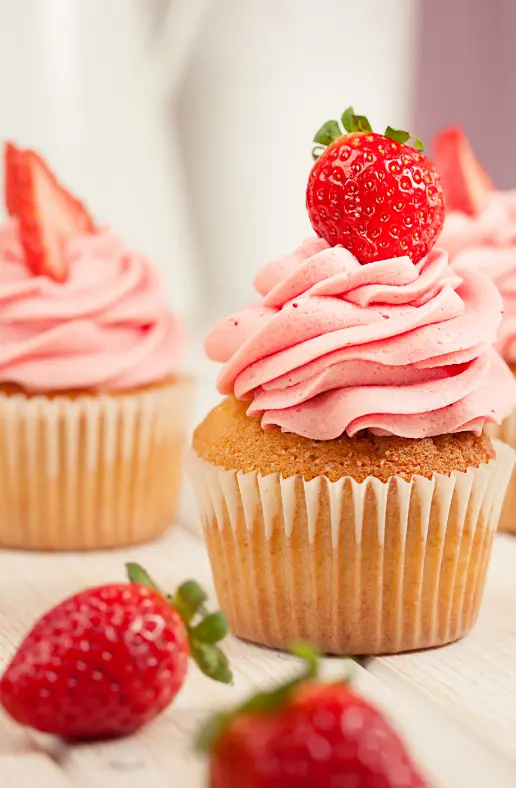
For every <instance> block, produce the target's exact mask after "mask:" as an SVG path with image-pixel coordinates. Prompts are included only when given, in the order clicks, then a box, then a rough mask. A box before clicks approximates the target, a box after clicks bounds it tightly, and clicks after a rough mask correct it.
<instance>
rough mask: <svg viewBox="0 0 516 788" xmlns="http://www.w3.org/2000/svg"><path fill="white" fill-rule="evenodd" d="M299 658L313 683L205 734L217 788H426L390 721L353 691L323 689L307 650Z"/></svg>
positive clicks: (246, 709)
mask: <svg viewBox="0 0 516 788" xmlns="http://www.w3.org/2000/svg"><path fill="white" fill-rule="evenodd" d="M298 653H302V654H303V655H304V656H305V658H306V659H307V664H308V670H307V672H306V673H305V675H303V676H302V677H300V678H299V679H297V680H295V681H293V682H291V683H289V684H287V685H286V686H285V687H281V688H280V689H278V690H275V691H273V692H269V693H261V694H260V695H257V696H256V697H254V698H252V699H251V700H249V701H248V702H247V703H245V704H244V705H243V706H242V707H241V708H240V709H238V710H237V711H236V712H234V713H233V714H225V715H220V716H219V717H218V718H216V719H215V720H214V721H213V722H212V723H211V724H210V725H209V726H208V727H207V728H206V729H205V731H204V732H203V733H202V734H201V736H200V738H199V746H200V748H201V749H208V750H209V753H210V782H209V785H210V788H339V787H340V786H342V788H346V786H353V788H425V786H426V785H427V783H426V781H425V780H424V779H423V777H422V776H421V775H420V773H419V772H418V770H417V768H416V766H415V764H414V763H413V761H412V760H411V758H410V757H409V755H408V754H407V751H406V749H405V746H404V744H403V742H402V741H401V739H400V737H399V736H398V734H397V733H395V732H394V730H393V729H392V728H391V727H390V725H389V724H388V722H387V721H386V720H385V718H384V717H383V715H382V714H381V713H380V712H379V711H378V710H377V709H375V708H374V707H373V706H372V705H371V704H370V703H369V702H368V701H367V700H365V699H364V698H361V697H360V696H359V695H357V694H356V693H354V692H353V691H352V690H351V689H350V688H349V686H347V685H346V684H345V683H339V684H322V683H321V682H318V681H317V679H316V670H317V659H316V658H315V657H314V656H313V655H311V654H310V653H308V654H307V649H306V647H305V648H303V651H302V652H299V651H298Z"/></svg>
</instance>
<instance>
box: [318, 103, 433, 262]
mask: <svg viewBox="0 0 516 788" xmlns="http://www.w3.org/2000/svg"><path fill="white" fill-rule="evenodd" d="M342 125H343V127H344V130H345V131H344V132H343V131H342V129H341V127H340V125H339V123H338V122H337V121H336V120H330V121H328V122H327V123H325V124H324V126H323V127H322V128H321V129H320V130H319V131H318V132H317V134H316V135H315V138H314V142H316V143H317V145H316V147H315V148H314V158H315V159H316V162H315V164H314V166H313V168H312V171H311V173H310V177H309V181H308V188H307V192H306V204H307V209H308V214H309V216H310V221H311V223H312V227H313V228H314V230H315V232H316V233H317V235H319V236H320V237H321V238H324V239H325V241H327V242H328V243H329V244H330V245H331V246H337V245H342V246H344V247H346V249H349V251H350V252H352V254H354V255H355V257H356V258H357V259H358V260H359V261H360V262H361V263H371V262H374V261H376V260H386V259H388V258H390V257H400V256H401V255H407V256H408V257H410V259H411V260H412V262H413V263H417V262H419V261H420V260H421V259H422V258H423V257H425V255H427V254H428V252H429V251H430V249H431V248H432V246H433V245H434V244H435V242H436V240H437V238H438V236H439V233H440V232H441V230H442V226H443V222H444V205H443V192H442V187H441V183H440V180H439V176H438V174H437V172H436V169H435V167H434V165H433V164H432V162H431V161H430V160H429V159H427V158H426V156H424V155H423V153H422V150H423V143H422V142H421V140H419V139H417V138H416V139H415V140H414V141H413V147H411V146H410V145H408V144H405V143H408V142H409V141H410V139H411V135H410V133H409V132H407V131H400V130H398V129H393V128H391V127H390V126H389V127H388V128H387V129H386V131H385V133H384V134H376V133H374V132H373V131H372V129H371V126H370V124H369V121H368V120H367V118H365V117H364V116H363V115H356V114H355V113H354V110H353V108H352V107H349V108H348V109H347V110H346V111H345V112H344V113H343V115H342Z"/></svg>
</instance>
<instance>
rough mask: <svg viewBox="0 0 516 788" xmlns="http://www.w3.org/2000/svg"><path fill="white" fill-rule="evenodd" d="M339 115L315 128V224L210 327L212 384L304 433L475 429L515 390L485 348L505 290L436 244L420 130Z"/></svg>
mask: <svg viewBox="0 0 516 788" xmlns="http://www.w3.org/2000/svg"><path fill="white" fill-rule="evenodd" d="M342 122H343V125H344V128H345V132H347V133H344V134H343V132H342V131H341V129H340V127H339V124H338V123H337V122H336V121H330V122H329V123H327V124H325V125H324V126H323V127H322V129H321V130H320V131H319V132H318V134H317V135H316V137H315V141H316V142H317V147H316V148H315V149H314V155H315V156H316V157H317V159H316V162H315V165H314V167H313V169H312V171H311V174H310V178H309V182H308V188H307V208H308V213H309V216H310V220H311V223H312V226H313V227H314V230H315V231H316V233H317V235H318V238H312V239H308V240H306V241H305V242H304V243H303V244H301V246H300V247H299V248H298V249H297V250H295V251H294V252H293V253H291V254H289V255H286V256H285V257H282V258H280V259H278V260H275V261H273V262H272V263H269V264H268V265H267V266H266V267H265V268H264V269H262V270H261V271H260V272H259V273H258V274H257V276H256V278H255V287H256V289H257V291H258V293H259V295H260V300H259V301H258V302H257V303H254V304H253V305H252V306H250V307H248V308H247V309H244V310H242V311H240V312H238V313H236V314H234V315H232V316H230V317H229V318H227V319H226V320H224V321H222V322H221V323H220V324H219V325H218V326H216V327H215V328H214V329H213V331H212V332H211V334H210V335H209V337H208V339H207V341H206V351H207V354H208V356H209V357H210V358H211V359H213V360H215V361H219V362H222V363H223V364H224V367H223V369H222V372H221V374H220V377H219V381H218V387H219V391H220V392H221V393H223V394H230V393H234V395H235V396H236V397H237V398H238V399H250V400H251V402H250V405H249V408H248V415H260V416H261V418H262V426H263V427H264V428H267V427H270V426H272V425H277V426H278V427H280V428H281V429H282V430H284V431H287V432H294V433H296V434H298V435H301V436H304V437H307V438H311V439H318V440H331V439H334V438H337V437H338V436H340V435H342V434H347V435H349V436H354V435H356V434H357V433H360V432H361V431H363V430H368V431H369V432H370V433H373V434H376V435H396V436H400V437H404V438H424V437H429V436H436V435H442V434H450V433H456V432H473V433H474V434H476V435H480V433H481V432H482V429H483V427H484V424H485V422H486V421H500V420H501V419H502V418H504V416H506V415H507V414H508V413H509V412H510V410H511V408H512V405H513V403H514V401H515V398H516V384H515V383H514V380H513V378H512V375H511V374H510V372H509V370H508V369H507V367H506V366H505V364H504V363H503V362H502V361H501V359H500V357H499V356H498V354H497V353H496V352H495V351H494V350H493V349H492V345H493V343H494V342H495V339H496V334H497V331H498V329H499V326H500V322H501V316H502V302H501V299H500V296H499V294H498V293H497V291H496V288H495V287H494V286H493V285H492V284H491V283H490V282H489V281H488V280H487V279H486V278H485V277H484V276H483V275H482V274H479V273H477V272H476V271H474V270H461V272H460V274H459V273H458V272H457V271H455V270H452V269H451V268H450V266H449V264H448V255H447V253H446V252H445V251H443V250H442V249H439V248H436V247H435V243H436V241H437V239H438V237H439V234H440V232H441V228H442V225H443V221H444V204H443V193H442V186H441V182H440V178H439V176H438V174H437V172H436V169H435V167H434V165H433V164H432V162H431V161H429V159H427V158H426V157H425V156H424V155H423V153H422V151H421V147H422V144H421V142H420V141H419V140H414V147H412V146H411V145H410V144H407V143H409V141H410V139H411V135H410V134H409V133H408V132H403V131H399V130H396V129H392V128H390V127H389V128H388V129H387V130H386V132H385V134H383V135H381V134H375V133H373V132H372V130H371V127H370V125H369V123H368V121H367V119H366V118H364V117H363V116H358V115H356V114H355V113H354V112H353V110H351V109H349V110H347V111H346V112H345V113H344V115H343V116H342Z"/></svg>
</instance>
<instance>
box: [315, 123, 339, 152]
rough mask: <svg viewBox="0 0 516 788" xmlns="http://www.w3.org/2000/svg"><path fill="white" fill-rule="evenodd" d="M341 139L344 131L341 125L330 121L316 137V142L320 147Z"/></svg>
mask: <svg viewBox="0 0 516 788" xmlns="http://www.w3.org/2000/svg"><path fill="white" fill-rule="evenodd" d="M339 137H342V131H341V129H340V126H339V124H338V123H337V121H336V120H328V121H326V123H325V124H324V126H321V128H320V129H319V131H318V132H317V134H316V135H315V137H314V142H318V143H319V145H324V146H326V145H329V144H330V143H331V142H333V141H334V140H337V139H338V138H339Z"/></svg>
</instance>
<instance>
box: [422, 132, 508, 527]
mask: <svg viewBox="0 0 516 788" xmlns="http://www.w3.org/2000/svg"><path fill="white" fill-rule="evenodd" d="M434 148H435V158H436V163H437V166H438V168H439V171H440V173H441V176H442V182H443V188H444V192H445V197H446V202H447V207H448V209H449V210H448V213H447V217H446V221H445V224H444V229H443V232H442V235H441V238H440V241H439V244H440V245H441V246H442V247H443V248H444V249H446V250H447V251H448V252H449V254H450V259H451V261H452V263H453V265H454V267H455V268H457V269H458V270H471V271H480V272H481V273H483V274H485V275H486V276H488V277H489V278H490V279H491V280H492V281H493V282H494V283H495V285H496V286H497V288H498V290H499V291H500V293H501V296H502V299H503V310H504V314H503V320H502V324H501V326H500V330H499V334H498V342H497V349H498V351H499V352H500V353H501V355H502V356H503V358H504V359H505V361H506V362H507V363H508V364H509V366H510V368H511V370H512V372H513V374H516V191H497V190H496V189H495V188H494V186H493V184H492V183H491V181H490V180H489V177H488V176H487V174H486V173H485V172H484V170H483V168H482V166H481V164H480V162H479V161H478V160H477V159H476V157H475V155H474V153H473V151H472V149H471V146H470V144H469V142H468V140H467V139H466V137H465V136H464V134H463V133H462V131H461V130H460V129H458V128H455V127H453V128H449V129H444V130H443V131H442V132H441V133H440V134H438V135H437V137H436V139H435V143H434ZM487 432H488V433H489V435H491V436H492V437H495V438H500V439H501V440H504V441H506V442H507V443H509V444H510V445H511V446H515V447H516V411H513V412H512V413H511V414H510V415H509V416H508V417H507V418H506V419H504V420H503V422H502V424H501V425H497V424H489V425H487ZM500 528H501V529H502V530H506V531H512V532H513V533H516V475H515V476H513V478H512V480H511V483H510V485H509V489H508V491H507V495H506V498H505V504H504V508H503V510H502V515H501V517H500Z"/></svg>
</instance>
